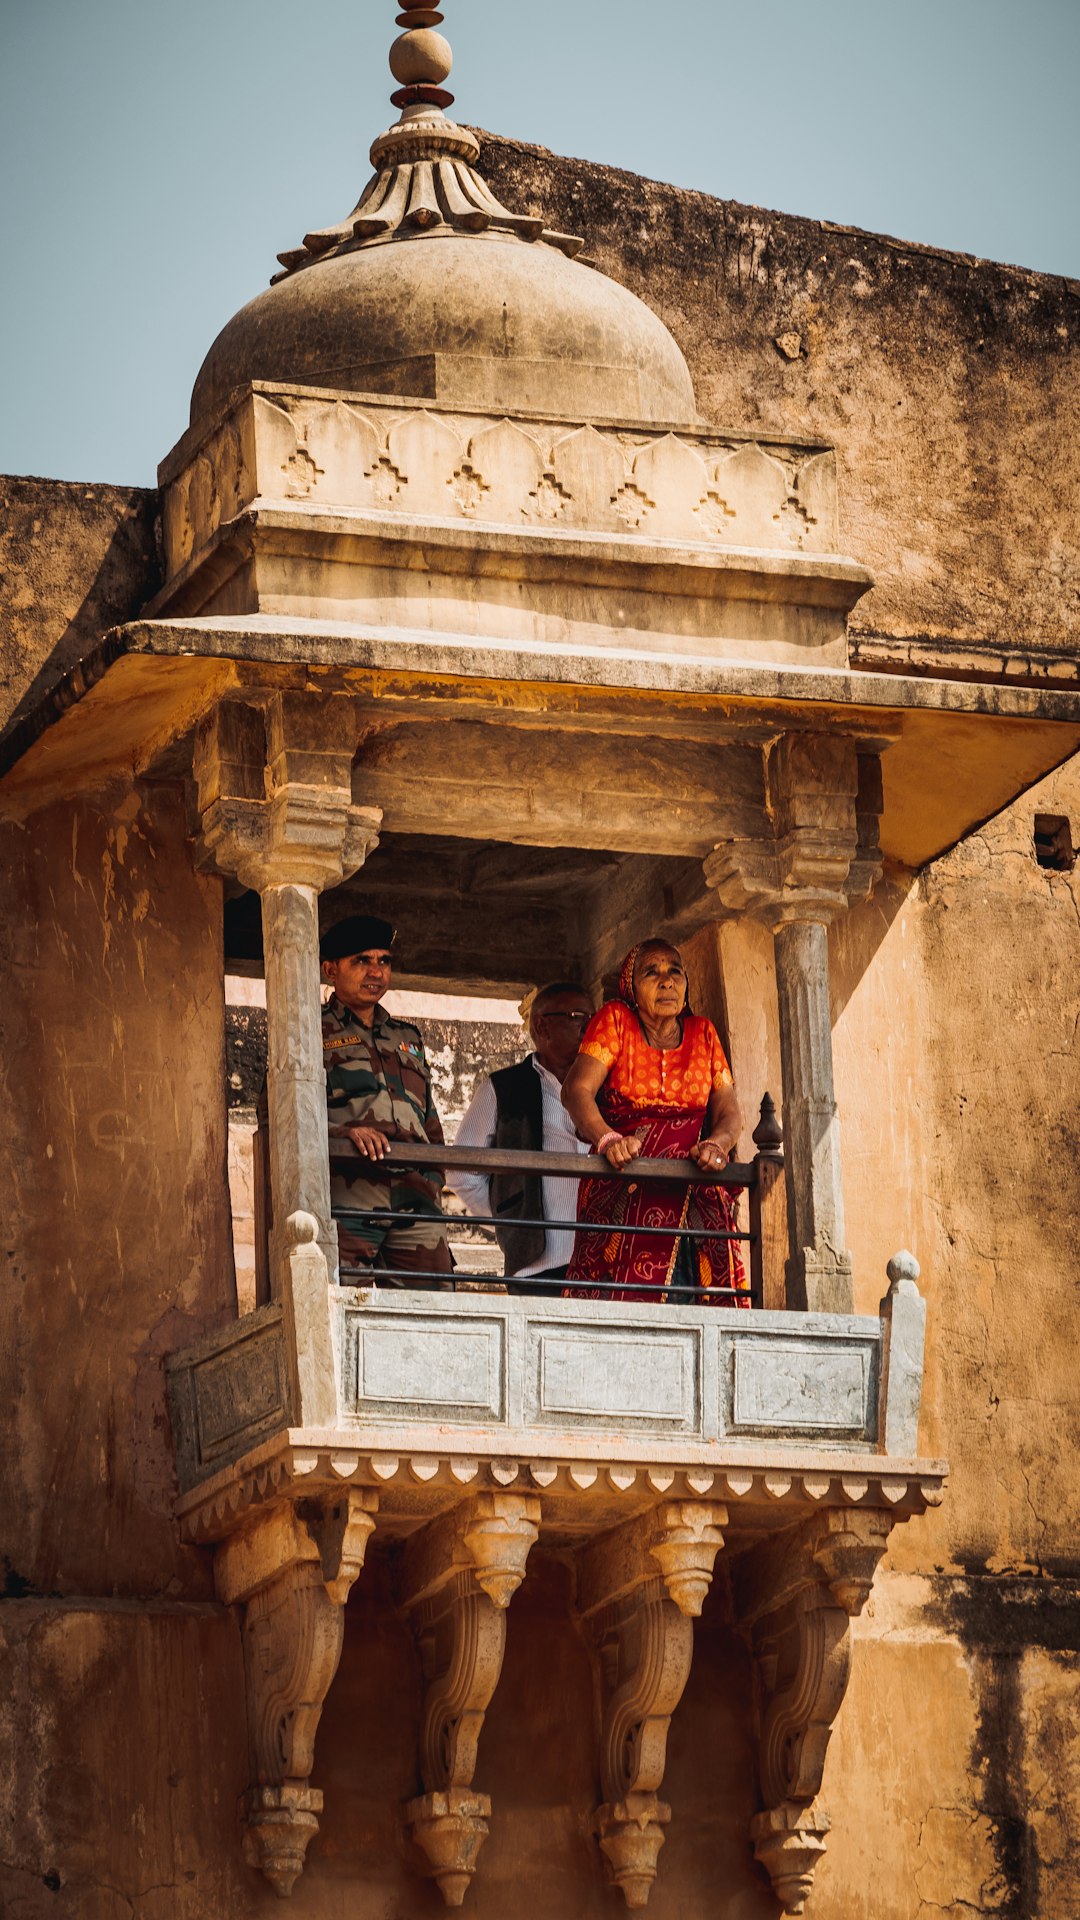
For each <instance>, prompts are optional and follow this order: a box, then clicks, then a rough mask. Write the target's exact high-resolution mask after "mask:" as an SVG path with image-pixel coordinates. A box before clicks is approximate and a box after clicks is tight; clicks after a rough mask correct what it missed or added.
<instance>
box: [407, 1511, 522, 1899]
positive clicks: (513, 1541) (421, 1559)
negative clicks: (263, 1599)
mask: <svg viewBox="0 0 1080 1920" xmlns="http://www.w3.org/2000/svg"><path fill="white" fill-rule="evenodd" d="M539 1527H540V1502H539V1500H538V1499H537V1498H536V1497H535V1495H527V1494H511V1493H479V1494H476V1495H474V1497H473V1498H472V1499H471V1500H466V1501H463V1502H462V1504H461V1505H460V1506H459V1507H456V1508H454V1509H453V1510H452V1511H451V1512H450V1513H447V1514H445V1515H444V1516H442V1517H440V1518H439V1519H438V1520H434V1521H432V1522H431V1524H430V1525H429V1526H427V1527H425V1528H424V1529H423V1530H422V1531H421V1532H420V1533H418V1534H416V1535H414V1536H413V1538H412V1539H411V1540H410V1541H409V1544H408V1546H407V1548H406V1551H405V1556H404V1564H403V1569H402V1579H401V1592H400V1598H401V1602H402V1605H403V1607H404V1608H405V1610H406V1612H407V1613H408V1616H409V1619H410V1622H411V1624H412V1628H413V1632H414V1634H415V1635H416V1639H417V1641H418V1644H419V1647H420V1657H421V1661H422V1663H423V1669H424V1678H425V1681H426V1683H427V1685H426V1692H425V1696H424V1711H423V1717H422V1721H421V1728H420V1775H421V1778H422V1780H423V1783H424V1792H423V1794H421V1795H420V1796H419V1797H418V1798H417V1799H415V1800H410V1801H409V1803H408V1805H407V1806H406V1808H405V1820H406V1825H407V1826H408V1828H409V1831H410V1833H411V1835H412V1837H413V1839H414V1841H415V1842H416V1845H417V1847H418V1848H419V1850H420V1852H421V1854H422V1855H423V1857H424V1860H425V1863H426V1871H427V1872H428V1873H429V1874H430V1875H431V1876H432V1878H433V1879H434V1880H435V1881H436V1883H437V1884H438V1887H439V1889H440V1892H441V1893H442V1896H443V1899H444V1900H445V1902H446V1904H447V1906H448V1907H460V1906H461V1904H462V1902H463V1900H464V1898H465V1894H466V1892H467V1890H468V1887H469V1883H470V1881H471V1880H472V1877H473V1874H474V1873H475V1871H476V1862H477V1857H478V1855H479V1852H480V1848H481V1847H482V1846H483V1844H484V1841H485V1840H486V1838H487V1835H488V1825H487V1822H488V1819H489V1817H490V1814H491V1800H490V1798H489V1797H488V1795H487V1794H483V1793H475V1792H474V1791H473V1784H472V1783H473V1775H474V1773H475V1772H476V1760H477V1746H478V1743H479V1739H480V1734H481V1730H482V1728H483V1725H484V1716H485V1714H486V1713H487V1710H488V1707H489V1706H490V1704H491V1700H492V1697H493V1695H494V1692H495V1688H496V1686H497V1685H498V1682H499V1675H500V1674H501V1672H502V1663H503V1653H504V1650H505V1646H506V1609H507V1607H508V1606H509V1605H510V1602H511V1600H512V1599H513V1596H514V1594H515V1593H516V1592H517V1590H518V1587H519V1586H520V1585H521V1582H522V1580H523V1579H524V1577H525V1565H526V1561H527V1559H528V1556H529V1550H530V1548H531V1547H532V1545H533V1543H534V1542H535V1540H536V1537H537V1534H538V1532H539Z"/></svg>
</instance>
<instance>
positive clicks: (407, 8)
mask: <svg viewBox="0 0 1080 1920" xmlns="http://www.w3.org/2000/svg"><path fill="white" fill-rule="evenodd" d="M401 9H402V10H401V12H400V13H399V14H398V16H397V24H398V26H399V27H404V28H405V32H404V33H402V34H399V35H398V37H397V39H396V40H395V41H394V44H393V46H392V47H391V49H390V71H391V73H392V74H393V76H394V79H395V80H397V81H399V82H400V88H399V91H398V92H397V93H392V94H391V95H390V99H391V101H392V103H393V105H394V106H395V107H402V108H404V107H416V106H421V105H423V106H430V107H452V106H453V104H454V96H453V94H452V93H447V92H446V91H445V89H444V87H443V86H442V82H443V81H444V80H445V79H446V78H447V76H448V75H449V72H450V69H451V67H452V66H453V64H454V55H453V51H452V49H451V46H450V42H449V40H447V39H445V38H444V37H443V35H442V34H441V33H436V32H435V28H436V27H437V26H439V25H440V23H441V21H442V14H441V13H439V12H437V11H436V9H435V8H434V7H426V6H424V5H423V0H401Z"/></svg>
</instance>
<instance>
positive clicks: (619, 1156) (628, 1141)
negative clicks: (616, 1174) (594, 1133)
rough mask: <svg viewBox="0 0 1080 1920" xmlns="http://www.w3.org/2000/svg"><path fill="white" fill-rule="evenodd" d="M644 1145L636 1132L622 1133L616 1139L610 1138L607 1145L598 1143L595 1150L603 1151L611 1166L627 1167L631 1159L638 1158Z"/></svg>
mask: <svg viewBox="0 0 1080 1920" xmlns="http://www.w3.org/2000/svg"><path fill="white" fill-rule="evenodd" d="M605 1137H606V1136H605ZM643 1145H644V1142H643V1141H642V1140H640V1139H639V1138H638V1135H637V1134H636V1133H625V1134H624V1133H620V1134H618V1135H617V1136H616V1138H615V1139H614V1140H608V1143H607V1146H603V1145H602V1144H600V1143H598V1145H597V1147H596V1149H595V1151H596V1152H598V1153H603V1156H604V1158H605V1160H606V1161H607V1163H608V1165H609V1166H611V1167H625V1166H626V1165H627V1163H628V1162H629V1161H631V1160H636V1159H638V1157H639V1155H640V1153H641V1149H642V1146H643Z"/></svg>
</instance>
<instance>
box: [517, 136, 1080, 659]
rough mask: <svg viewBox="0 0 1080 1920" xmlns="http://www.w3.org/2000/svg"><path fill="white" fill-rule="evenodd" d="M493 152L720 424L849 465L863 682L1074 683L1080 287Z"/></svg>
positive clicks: (540, 155)
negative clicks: (866, 574) (643, 312)
mask: <svg viewBox="0 0 1080 1920" xmlns="http://www.w3.org/2000/svg"><path fill="white" fill-rule="evenodd" d="M483 141H484V147H483V154H482V157H481V169H482V171H483V172H484V173H485V174H486V176H487V178H488V179H489V180H490V181H491V183H492V185H493V187H494V189H495V191H496V193H497V194H498V195H499V197H500V198H501V199H503V200H504V201H505V203H506V204H507V205H508V206H510V207H513V208H515V209H516V210H518V211H521V212H539V211H540V210H541V209H542V210H543V212H544V215H545V218H546V219H547V221H548V222H549V224H550V225H553V226H555V227H559V228H561V229H562V230H563V231H564V232H568V233H580V234H583V235H584V237H585V240H586V246H587V252H588V255H589V257H590V258H591V259H593V260H594V261H595V262H596V265H597V266H598V267H599V268H600V269H601V270H602V271H603V272H606V273H610V274H611V275H612V276H613V278H615V279H616V280H620V281H622V282H623V284H624V285H626V286H628V287H630V288H631V289H632V290H633V291H634V292H635V293H637V294H639V295H640V296H641V297H642V298H643V299H644V300H645V301H647V303H648V304H649V306H651V307H652V308H654V310H655V311H656V312H657V313H658V314H659V315H660V317H661V319H662V320H663V321H664V322H665V324H666V325H667V326H668V327H669V328H670V329H671V331H672V333H673V334H674V335H675V338H676V339H677V340H678V342H679V345H680V346H681V347H682V349H683V352H684V353H685V355H686V358H687V361H688V363H689V366H690V371H691V373H692V375H693V377H694V383H695V388H696V391H697V399H698V405H699V407H700V408H701V411H702V413H703V415H704V416H705V418H706V419H707V420H708V421H710V422H711V423H712V424H713V425H715V426H717V427H726V428H729V429H733V430H736V431H738V432H740V433H747V432H754V431H755V430H757V431H761V432H762V433H768V434H776V435H778V436H780V437H784V436H786V435H793V436H798V435H800V434H802V435H808V436H812V437H813V438H815V439H822V440H826V441H830V442H832V443H833V444H834V445H835V446H836V449H837V467H838V479H839V491H840V546H841V551H842V552H844V553H846V554H848V555H850V556H851V557H852V558H853V559H855V560H859V561H862V562H863V563H864V564H865V565H866V566H868V567H870V568H872V569H873V571H874V573H875V575H876V577H877V584H876V586H875V587H874V588H873V590H872V591H871V592H870V593H869V594H867V595H866V597H865V598H864V599H863V600H861V601H860V603H859V605H858V607H857V608H856V609H855V614H854V617H853V619H852V622H851V633H852V638H853V640H854V641H856V642H858V643H859V645H860V647H861V650H862V651H863V653H864V654H865V656H866V657H867V659H869V660H871V661H878V660H880V659H881V658H882V657H883V654H887V656H888V657H890V658H892V659H893V660H895V661H902V660H904V659H906V658H907V657H908V656H909V655H913V656H914V658H915V659H916V660H917V661H919V660H922V661H924V662H926V661H930V662H932V661H933V660H935V659H937V658H946V659H947V658H948V657H949V656H950V655H953V656H955V657H959V658H967V659H969V660H970V661H971V662H972V664H973V665H974V666H980V665H981V666H982V667H983V668H984V669H987V670H991V671H999V670H1000V669H1001V667H1002V665H1003V663H1004V661H1005V660H1006V659H1007V658H1008V657H1011V656H1014V655H1019V654H1025V655H1029V654H1038V653H1040V652H1045V653H1046V654H1048V655H1050V656H1051V660H1050V661H1047V662H1044V663H1042V670H1044V671H1050V672H1052V674H1053V676H1054V677H1055V678H1056V677H1059V676H1063V677H1065V678H1067V679H1070V680H1072V679H1074V678H1075V675H1076V662H1075V659H1070V658H1069V655H1070V652H1072V653H1073V654H1075V650H1076V645H1077V639H1078V637H1080V597H1078V596H1080V552H1078V549H1077V544H1076V541H1075V539H1074V537H1073V532H1072V529H1073V527H1074V523H1075V515H1076V501H1077V498H1078V496H1080V432H1078V428H1080V285H1078V284H1077V283H1076V282H1075V281H1067V280H1062V279H1058V278H1055V277H1053V276H1051V275H1048V274H1036V273H1030V272H1025V271H1024V270H1023V269H1022V268H1018V267H1005V266H996V265H994V264H992V263H990V262H987V261H984V260H972V259H969V258H967V257H966V256H964V255H961V254H947V253H935V252H934V251H932V250H931V249H929V248H926V247H919V246H915V245H908V244H905V243H903V242H900V241H896V240H892V239H889V238H887V237H885V236H883V235H880V234H870V233H862V232H859V231H858V230H857V229H854V228H848V227H835V226H831V225H830V224H829V223H828V222H826V221H817V220H805V219H799V218H797V217H796V216H794V215H791V214H782V213H773V212H769V211H766V210H765V209H763V208H760V207H746V206H740V205H739V204H737V203H736V202H733V201H728V200H716V199H712V198H711V197H710V196H709V195H707V194H702V193H690V192H687V191H685V190H683V189H681V188H678V187H669V186H664V185H661V184H659V183H658V182H656V181H653V180H643V179H641V178H639V177H638V176H637V175H635V174H629V173H621V172H618V171H616V170H615V169H614V168H612V167H603V166H597V165H595V164H592V163H589V162H585V161H581V160H568V159H563V158H561V157H560V156H558V155H556V154H551V153H548V152H546V151H544V149H542V148H536V147H526V146H522V145H519V144H518V143H516V142H514V141H511V140H504V139H499V138H493V137H492V136H491V135H488V134H485V135H484V136H483ZM881 636H885V637H887V639H888V641H889V643H890V644H889V646H888V647H887V648H884V649H883V648H882V647H881V646H879V645H878V644H877V641H878V639H879V638H880V637H881Z"/></svg>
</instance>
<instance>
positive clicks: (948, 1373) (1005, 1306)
mask: <svg viewBox="0 0 1080 1920" xmlns="http://www.w3.org/2000/svg"><path fill="white" fill-rule="evenodd" d="M1036 812H1040V813H1058V814H1065V815H1067V816H1069V815H1071V819H1072V823H1073V831H1074V834H1075V832H1076V828H1077V824H1078V823H1080V766H1078V765H1077V764H1076V763H1075V762H1074V763H1073V764H1072V765H1071V766H1069V767H1067V768H1065V769H1063V770H1061V771H1060V772H1059V773H1057V774H1055V775H1053V776H1051V778H1050V779H1048V780H1046V781H1043V782H1042V783H1041V785H1040V786H1038V787H1037V788H1036V789H1035V790H1034V791H1033V792H1032V793H1030V794H1028V795H1027V796H1025V798H1024V799H1023V800H1020V801H1018V802H1017V803H1016V805H1015V806H1013V807H1011V808H1009V809H1008V810H1007V811H1006V812H1005V813H1003V814H1001V815H1000V816H999V817H998V818H997V819H995V820H993V821H991V822H989V823H988V825H987V826H986V827H984V828H983V829H982V830H981V831H980V832H979V833H977V834H973V835H971V836H970V837H969V838H968V839H967V840H966V841H964V842H963V843H962V844H961V845H960V846H958V847H957V848H955V849H954V850H953V852H952V853H950V854H948V855H946V856H945V857H944V858H943V859H941V860H938V861H936V862H935V863H934V864H933V865H932V866H931V867H929V868H928V869H927V870H926V871H925V872H924V873H923V874H922V875H921V876H920V877H919V878H918V879H917V880H916V881H915V882H914V883H907V882H905V881H904V880H903V879H902V877H900V876H897V877H896V878H894V880H893V881H892V882H891V883H890V884H889V885H888V886H887V887H886V888H884V889H883V890H882V891H880V892H879V894H878V895H877V896H876V897H875V901H874V904H873V905H872V906H871V907H868V908H864V909H862V910H860V911H859V912H858V913H856V914H853V915H851V916H850V917H849V919H848V920H847V921H846V922H842V923H841V924H840V925H839V926H838V927H837V928H836V929H835V931H834V935H833V938H832V962H833V967H832V972H833V995H834V1009H835V1011H836V1015H837V1018H836V1027H835V1034H834V1040H835V1050H836V1075H837V1093H838V1098H839V1101H840V1103H841V1111H842V1113H843V1118H844V1174H845V1196H846V1201H847V1214H848V1233H849V1239H850V1242H851V1246H852V1249H853V1252H854V1255H855V1272H856V1280H857V1286H858V1301H857V1304H858V1306H859V1307H860V1309H861V1310H862V1311H864V1312H870V1311H872V1310H873V1308H874V1305H875V1303H876V1301H877V1298H878V1297H879V1293H880V1290H881V1280H882V1274H883V1269H884V1263H885V1261H886V1259H887V1258H888V1256H889V1254H890V1253H891V1252H893V1251H894V1250H895V1248H896V1247H897V1246H899V1245H901V1244H905V1243H909V1244H911V1245H913V1247H914V1249H915V1251H916V1252H917V1254H918V1256H919V1258H920V1260H921V1261H922V1265H923V1281H922V1286H923V1290H924V1292H925V1293H926V1296H927V1300H928V1305H929V1333H928V1344H927V1375H926V1384H925V1389H924V1398H923V1419H922V1426H921V1445H922V1449H923V1451H924V1452H925V1453H927V1454H931V1455H936V1454H943V1455H946V1456H947V1457H948V1459H949V1460H950V1462H951V1477H950V1481H949V1485H948V1489H947V1492H946V1497H945V1501H944V1503H943V1505H942V1506H941V1507H940V1509H938V1510H937V1511H936V1512H931V1513H928V1514H927V1515H926V1516H925V1518H923V1519H922V1520H916V1521H913V1522H912V1524H911V1525H910V1526H908V1527H905V1528H902V1529H900V1530H899V1531H898V1533H897V1535H896V1536H895V1542H896V1544H895V1546H894V1548H893V1550H892V1552H891V1555H890V1562H889V1565H890V1567H891V1569H892V1571H891V1572H889V1571H886V1572H884V1573H882V1574H880V1575H879V1577H878V1581H877V1585H876V1588H875V1594H874V1598H873V1601H872V1603H871V1608H870V1611H869V1613H868V1616H867V1618H866V1619H865V1620H864V1621H863V1622H862V1623H861V1624H860V1627H859V1629H858V1648H857V1656H856V1664H855V1678H854V1682H853V1687H852V1692H851V1693H850V1695H849V1699H848V1703H847V1706H846V1708H845V1710H844V1713H843V1714H842V1716H841V1720H840V1725H839V1730H838V1732H837V1735H836V1738H835V1742H834V1748H833V1751H832V1753H831V1754H830V1760H829V1765H828V1770H827V1773H826V1780H825V1798H826V1800H827V1802H828V1804H829V1805H830V1807H831V1810H832V1812H833V1815H834V1819H835V1831H834V1835H833V1839H832V1841H831V1843H830V1849H829V1854H828V1856H827V1857H826V1861H825V1864H824V1867H823V1869H822V1873H821V1876H820V1883H819V1887H818V1889H817V1890H816V1891H815V1895H814V1906H813V1912H814V1915H815V1920H884V1917H885V1916H889V1920H892V1917H893V1916H895V1920H929V1915H930V1914H932V1913H935V1912H937V1911H938V1910H942V1911H944V1912H946V1913H951V1914H953V1913H955V1914H959V1913H961V1912H966V1911H969V1910H971V1911H975V1912H977V1913H993V1914H1000V1915H1002V1916H1005V1917H1007V1920H1072V1916H1073V1915H1074V1914H1075V1912H1076V1884H1077V1883H1076V1867H1075V1861H1076V1853H1077V1846H1078V1844H1080V1817H1078V1812H1077V1809H1078V1806H1080V1796H1078V1794H1077V1785H1078V1779H1080V1730H1078V1724H1077V1716H1076V1699H1077V1682H1078V1678H1080V1545H1078V1543H1080V1481H1078V1478H1077V1474H1076V1471H1075V1466H1074V1462H1075V1459H1076V1456H1077V1450H1078V1448H1080V1377H1078V1374H1077V1369H1076V1363H1075V1315H1076V1260H1077V1244H1078V1223H1080V1120H1078V1112H1080V1108H1078V1101H1077V1095H1078V1093H1080V1050H1078V1047H1080V973H1078V969H1077V927H1078V923H1080V874H1078V873H1077V872H1076V871H1075V870H1074V872H1072V873H1056V872H1050V871H1047V870H1045V869H1043V868H1041V867H1039V866H1038V865H1037V864H1036V860H1035V853H1034V845H1033V821H1034V816H1035V814H1036ZM890 1169H891V1170H892V1172H891V1177H890ZM841 1809H844V1811H841Z"/></svg>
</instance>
